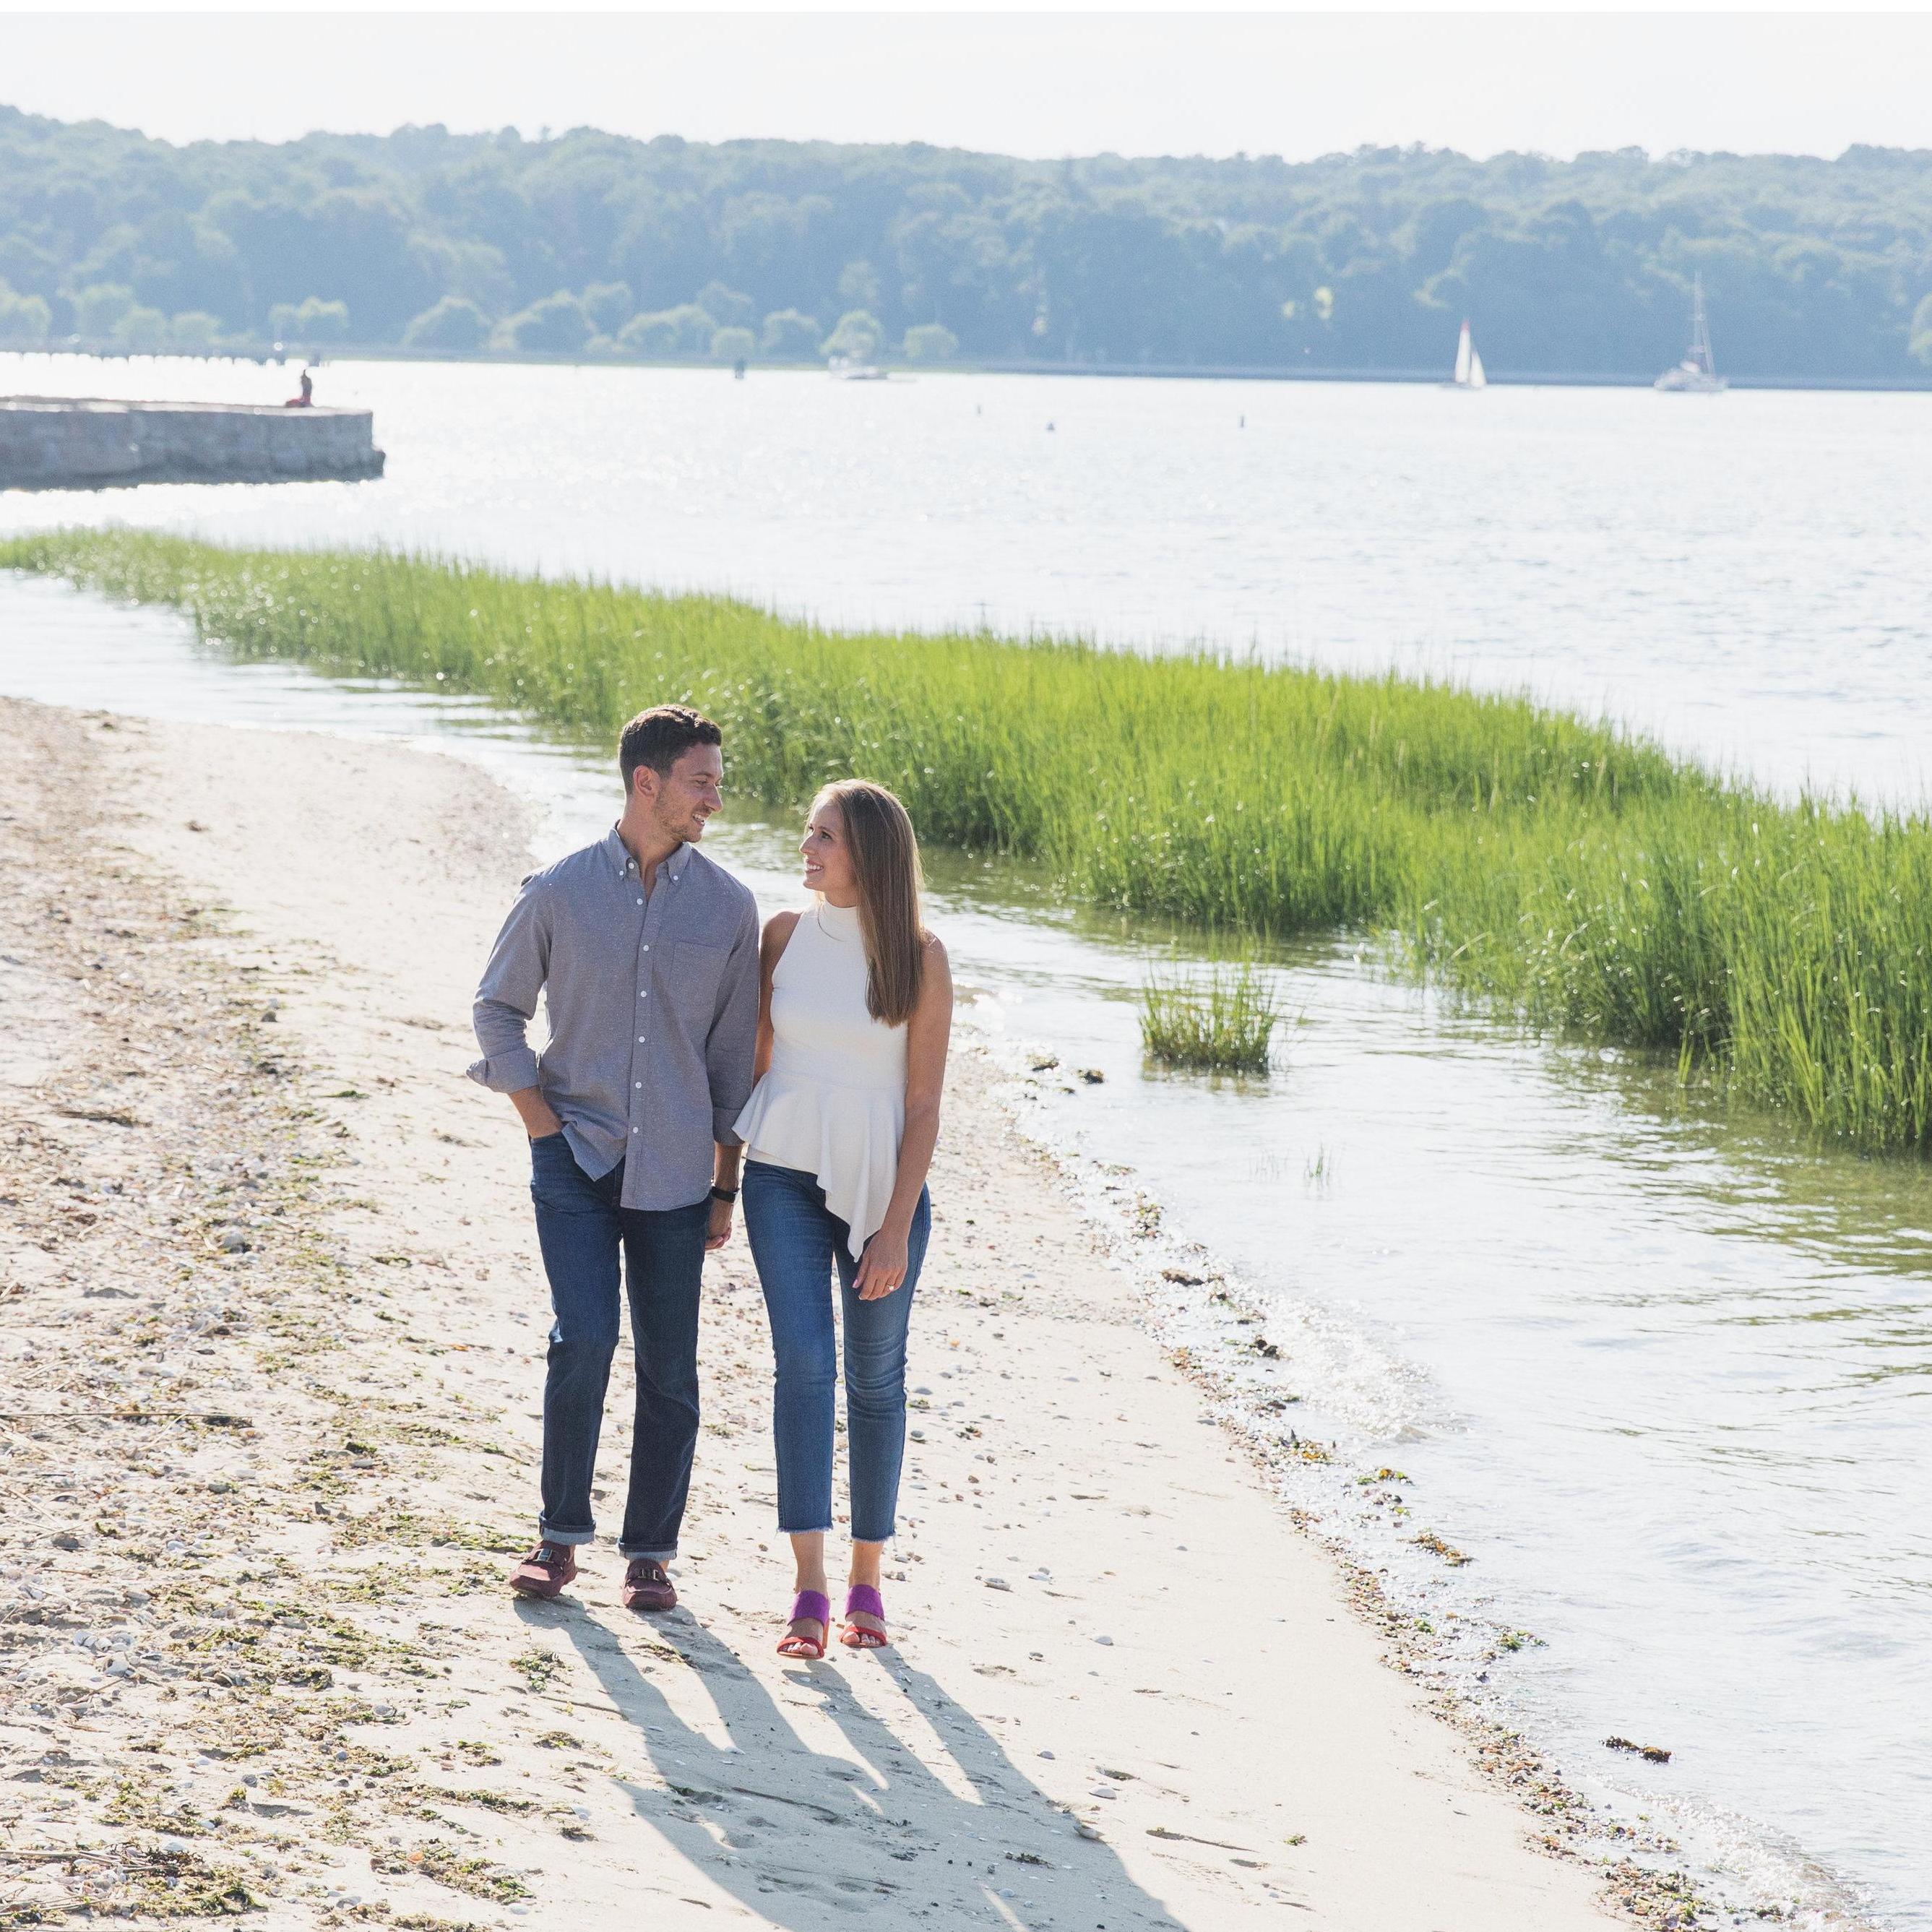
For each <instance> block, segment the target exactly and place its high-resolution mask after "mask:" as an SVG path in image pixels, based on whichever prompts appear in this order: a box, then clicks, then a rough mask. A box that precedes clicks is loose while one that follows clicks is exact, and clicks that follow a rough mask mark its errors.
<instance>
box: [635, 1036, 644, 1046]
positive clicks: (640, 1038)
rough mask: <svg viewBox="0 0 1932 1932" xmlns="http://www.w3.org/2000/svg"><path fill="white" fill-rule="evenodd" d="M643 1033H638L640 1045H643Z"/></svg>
mask: <svg viewBox="0 0 1932 1932" xmlns="http://www.w3.org/2000/svg"><path fill="white" fill-rule="evenodd" d="M643 1043H644V1037H643V1034H638V1036H637V1044H638V1045H639V1046H643Z"/></svg>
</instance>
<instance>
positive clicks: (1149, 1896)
mask: <svg viewBox="0 0 1932 1932" xmlns="http://www.w3.org/2000/svg"><path fill="white" fill-rule="evenodd" d="M727 751H728V747H727ZM614 790H615V784H614V780H613V792H614ZM613 810H614V802H613ZM0 853H4V856H5V864H4V866H3V867H0V882H4V883H0V890H4V892H5V924H6V928H7V934H6V938H5V942H4V946H0V1001H3V1002H4V1007H0V1020H4V1027H5V1039H6V1041H7V1049H8V1050H7V1052H5V1054H4V1055H0V1089H4V1092H3V1093H0V1101H4V1109H0V1161H4V1163H5V1177H4V1181H0V1295H4V1296H5V1304H6V1307H7V1313H8V1319H7V1328H6V1333H5V1337H4V1339H0V1349H4V1350H5V1359H6V1374H5V1403H4V1411H5V1413H4V1416H3V1417H0V1431H4V1442H5V1462H4V1464H0V1469H4V1472H5V1474H4V1481H0V1507H4V1509H5V1512H6V1516H7V1537H6V1562H5V1571H4V1574H0V1605H4V1616H5V1650H4V1653H3V1654H0V1745H3V1746H4V1751H5V1758H6V1763H7V1769H6V1772H5V1778H6V1779H7V1781H6V1782H5V1783H4V1784H0V1790H4V1793H5V1799H4V1805H5V1811H4V1817H0V1825H4V1831H0V1922H8V1923H19V1924H32V1923H58V1922H61V1921H62V1916H63V1915H64V1914H74V1915H80V1914H81V1913H83V1912H84V1911H85V1910H86V1909H88V1908H89V1907H90V1906H91V1907H92V1908H94V1909H96V1910H98V1911H99V1912H103V1913H107V1914H111V1913H113V1912H117V1911H118V1912H121V1913H122V1915H124V1916H127V1917H132V1918H134V1919H135V1920H136V1921H141V1920H142V1919H144V1918H147V1917H150V1916H151V1917H154V1918H163V1917H169V1918H183V1917H191V1916H193V1915H196V1914H204V1915H211V1916H229V1917H233V1918H236V1919H237V1920H238V1921H239V1922H242V1923H245V1924H251V1925H260V1926H263V1927H271V1926H272V1927H281V1926H308V1925H317V1924H355V1923H365V1922H366V1923H371V1924H390V1925H395V1926H398V1927H416V1928H420V1932H452V1928H455V1927H499V1926H500V1927H508V1926H512V1925H514V1924H517V1923H519V1922H524V1921H529V1922H535V1921H539V1920H544V1921H550V1922H555V1921H556V1919H557V1918H559V1917H560V1916H565V1915H567V1917H568V1920H569V1921H570V1922H571V1924H573V1926H575V1927H583V1928H585V1932H589V1929H590V1928H595V1927H606V1926H608V1927H619V1926H625V1927H628V1926H629V1925H631V1924H637V1923H643V1924H655V1925H667V1926H674V1927H695V1926H700V1925H704V1926H710V1925H718V1924H733V1923H736V1924H748V1925H754V1926H766V1927H789V1928H796V1932H818V1928H829V1927H833V1926H844V1925H848V1924H853V1923H855V1922H860V1923H862V1922H865V1921H871V1922H873V1923H875V1924H880V1925H883V1926H893V1925H898V1924H907V1923H914V1922H916V1923H919V1924H929V1925H932V1926H935V1927H952V1926H980V1925H985V1926H999V1925H1005V1926H1010V1927H1029V1928H1033V1927H1038V1928H1042V1932H1044V1928H1047V1927H1078V1928H1083V1932H1084V1928H1088V1927H1092V1928H1103V1927H1104V1928H1106V1932H1126V1929H1127V1928H1140V1927H1148V1928H1152V1927H1187V1928H1190V1932H1223V1928H1240V1927H1247V1926H1250V1925H1253V1926H1256V1927H1259V1926H1262V1925H1268V1926H1274V1925H1279V1924H1295V1925H1303V1926H1307V1927H1316V1928H1322V1929H1323V1932H1517V1929H1518V1928H1520V1932H1571V1928H1581V1927H1601V1926H1609V1925H1612V1924H1619V1923H1626V1922H1628V1921H1625V1920H1624V1919H1622V1918H1620V1917H1619V1915H1617V1914H1616V1912H1615V1911H1614V1910H1613V1909H1612V1907H1611V1906H1610V1904H1609V1903H1607V1902H1606V1900H1605V1899H1604V1896H1603V1894H1604V1873H1603V1871H1602V1870H1601V1868H1599V1867H1597V1866H1595V1864H1592V1863H1591V1862H1589V1861H1587V1860H1586V1859H1579V1858H1565V1857H1562V1856H1560V1855H1553V1853H1552V1852H1551V1850H1550V1849H1548V1848H1547V1846H1548V1844H1549V1843H1551V1842H1553V1841H1556V1840H1558V1839H1559V1838H1560V1836H1561V1832H1562V1826H1561V1824H1560V1821H1555V1820H1553V1819H1552V1817H1550V1816H1549V1815H1547V1812H1546V1811H1540V1810H1538V1809H1535V1808H1532V1804H1531V1803H1529V1802H1523V1800H1522V1799H1521V1798H1520V1796H1519V1795H1515V1794H1513V1793H1511V1791H1510V1790H1508V1789H1507V1788H1505V1785H1504V1784H1502V1783H1501V1782H1499V1781H1498V1780H1497V1779H1496V1778H1493V1777H1490V1776H1489V1775H1486V1774H1485V1773H1484V1772H1483V1771H1482V1770H1481V1769H1480V1768H1479V1766H1478V1762H1477V1753H1476V1750H1475V1747H1474V1746H1473V1745H1472V1742H1470V1740H1469V1738H1468V1737H1467V1736H1466V1735H1465V1734H1464V1733H1462V1732H1460V1731H1459V1730H1457V1729H1456V1728H1455V1727H1453V1726H1451V1725H1450V1724H1445V1723H1444V1722H1442V1721H1441V1718H1439V1715H1436V1713H1435V1712H1433V1711H1432V1710H1431V1709H1430V1707H1429V1705H1428V1701H1427V1697H1426V1695H1425V1694H1424V1691H1422V1690H1421V1689H1420V1688H1418V1685H1416V1684H1415V1682H1412V1680H1411V1679H1409V1678H1407V1677H1406V1676H1404V1675H1403V1673H1401V1672H1400V1670H1397V1669H1394V1668H1391V1666H1390V1664H1389V1663H1388V1661H1385V1657H1384V1652H1385V1649H1386V1648H1387V1646H1386V1643H1385V1639H1384V1637H1383V1636H1382V1634H1380V1633H1379V1632H1378V1631H1376V1629H1375V1628H1373V1626H1372V1625H1370V1623H1369V1622H1365V1621H1364V1619H1362V1618H1361V1616H1358V1614H1357V1613H1355V1610H1353V1609H1352V1608H1351V1607H1350V1605H1351V1599H1350V1595H1349V1590H1348V1589H1347V1587H1346V1583H1345V1580H1344V1579H1343V1577H1341V1575H1340V1574H1339V1572H1338V1571H1337V1568H1336V1567H1335V1566H1334V1563H1333V1562H1331V1559H1330V1558H1329V1557H1328V1556H1327V1555H1326V1554H1325V1552H1324V1551H1323V1550H1322V1548H1321V1547H1320V1546H1319V1544H1318V1543H1316V1541H1313V1540H1312V1539H1311V1538H1308V1537H1307V1536H1305V1535H1303V1534H1302V1533H1301V1532H1300V1531H1299V1530H1298V1529H1297V1528H1296V1527H1295V1525H1294V1524H1293V1523H1292V1522H1291V1521H1290V1520H1289V1517H1288V1515H1287V1514H1286V1511H1284V1510H1283V1508H1282V1507H1281V1506H1280V1505H1279V1504H1278V1503H1277V1502H1276V1501H1275V1500H1274V1499H1272V1498H1271V1495H1270V1493H1269V1492H1268V1486H1267V1484H1266V1482H1265V1478H1264V1475H1263V1474H1262V1472H1260V1471H1259V1470H1258V1469H1256V1467H1255V1466H1253V1463H1252V1462H1251V1460H1250V1458H1249V1457H1248V1456H1247V1454H1246V1453H1245V1452H1244V1451H1243V1449H1242V1448H1241V1446H1240V1445H1239V1444H1238V1443H1237V1442H1235V1440H1234V1439H1232V1437H1230V1436H1227V1435H1226V1434H1225V1433H1224V1432H1223V1430H1221V1429H1220V1428H1219V1427H1217V1426H1214V1424H1212V1422H1211V1421H1210V1419H1209V1418H1208V1417H1207V1416H1206V1415H1205V1413H1204V1411H1203V1407H1202V1400H1201V1397H1200V1396H1199V1393H1198V1392H1197V1391H1196V1389H1195V1388H1193V1386H1192V1385H1190V1382H1189V1381H1188V1380H1187V1378H1186V1376H1185V1375H1184V1373H1183V1372H1182V1370H1181V1368H1180V1367H1177V1366H1176V1364H1175V1363H1174V1362H1173V1361H1172V1360H1170V1358H1169V1355H1168V1353H1167V1352H1166V1351H1165V1350H1164V1349H1163V1347H1162V1346H1160V1343H1158V1342H1157V1340H1155V1339H1154V1337H1152V1336H1151V1334H1149V1333H1148V1331H1147V1330H1146V1328H1145V1326H1144V1325H1142V1322H1141V1320H1140V1319H1139V1308H1138V1304H1137V1302H1136V1296H1135V1293H1134V1291H1133V1286H1132V1284H1131V1282H1130V1280H1129V1279H1128V1277H1127V1276H1125V1275H1124V1274H1123V1273H1122V1272H1121V1271H1118V1270H1116V1269H1112V1268H1109V1267H1108V1266H1107V1265H1106V1262H1105V1258H1104V1256H1103V1255H1102V1253H1100V1250H1099V1249H1098V1248H1097V1245H1096V1238H1095V1235H1094V1232H1093V1231H1092V1230H1091V1229H1090V1228H1089V1227H1088V1226H1087V1225H1086V1224H1085V1223H1083V1221H1082V1220H1081V1219H1080V1217H1079V1215H1078V1214H1076V1211H1075V1209H1074V1208H1073V1205H1071V1203H1070V1200H1069V1198H1068V1196H1067V1193H1066V1191H1065V1190H1064V1188H1063V1187H1061V1185H1060V1184H1058V1178H1057V1177H1056V1175H1055V1172H1054V1171H1053V1169H1052V1168H1051V1166H1049V1164H1048V1163H1046V1161H1045V1160H1044V1159H1043V1157H1041V1156H1040V1154H1037V1152H1034V1151H1030V1150H1028V1148H1026V1147H1025V1145H1023V1143H1022V1142H1021V1141H1020V1140H1019V1138H1018V1137H1017V1136H1016V1135H1015V1134H1014V1133H1013V1131H1012V1130H1011V1129H1010V1127H1008V1125H1007V1122H1006V1121H1005V1118H1004V1115H1003V1113H1002V1112H1001V1107H1000V1106H999V1103H998V1097H997V1095H996V1093H995V1087H996V1085H997V1078H996V1074H995V1070H994V1069H993V1068H992V1067H991V1066H990V1065H989V1064H988V1063H987V1062H986V1061H985V1060H984V1059H983V1058H982V1057H981V1056H980V1055H979V1054H978V1053H977V1052H976V1051H975V1050H974V1049H972V1048H971V1046H970V1045H969V1046H965V1047H962V1050H961V1051H960V1052H959V1054H958V1055H957V1056H956V1062H955V1067H954V1070H953V1085H952V1088H951V1091H950V1097H949V1106H948V1114H947V1123H946V1127H945V1129H944V1133H943V1136H942V1140H941V1151H940V1156H939V1160H938V1164H937V1166H936V1167H935V1174H934V1178H933V1184H932V1193H933V1199H934V1202H935V1217H936V1218H935V1236H934V1242H933V1249H932V1259H931V1260H930V1262H929V1265H928V1269H927V1273H926V1278H925V1280H924V1282H923V1283H922V1286H921V1288H920V1290H919V1306H918V1307H916V1310H915V1313H914V1316H913V1341H912V1361H911V1375H910V1380H911V1384H912V1386H913V1388H914V1389H915V1390H916V1391H917V1394H916V1395H915V1397H914V1413H913V1416H912V1418H911V1423H912V1429H913V1442H912V1443H911V1445H910V1454H909V1457H908V1463H907V1488H906V1491H905V1494H904V1499H903V1510H902V1514H903V1515H904V1519H905V1520H906V1523H907V1533H906V1534H905V1535H904V1536H903V1538H901V1542H900V1544H898V1547H897V1548H896V1550H895V1553H894V1554H893V1556H892V1559H891V1560H890V1561H889V1565H888V1571H887V1577H888V1580H887V1583H886V1601H887V1604H888V1607H889V1611H890V1613H891V1616H892V1624H893V1629H894V1634H895V1639H896V1640H897V1647H896V1648H895V1649H892V1650H889V1651H887V1652H883V1653H880V1654H877V1655H858V1656H848V1655H844V1654H842V1653H838V1654H835V1656H834V1658H831V1659H829V1660H828V1661H826V1662H825V1663H824V1664H817V1665H801V1664H793V1663H788V1662H787V1661H784V1660H783V1659H781V1658H778V1657H777V1656H776V1655H775V1654H774V1653H773V1649H772V1646H773V1644H774V1643H775V1639H776V1637H777V1635H778V1632H779V1630H780V1628H781V1625H780V1623H779V1619H780V1617H781V1616H782V1613H783V1611H784V1606H785V1604H786V1602H787V1596H788V1590H789V1582H790V1577H789V1569H788V1566H787V1564H786V1563H785V1562H784V1560H783V1559H782V1558H781V1555H780V1552H779V1547H778V1543H779V1540H778V1538H776V1536H775V1533H774V1530H773V1496H772V1482H773V1472H772V1451H771V1445H770V1440H769V1357H768V1351H767V1348H766V1339H765V1330H764V1318H763V1307H762V1304H761V1302H760V1298H759V1295H758V1292H757V1285H756V1283H755V1280H754V1277H753V1276H752V1273H751V1267H750V1262H749V1258H748V1254H747V1253H746V1252H745V1248H744V1246H743V1243H742V1238H734V1240H733V1243H732V1244H731V1246H730V1247H729V1248H728V1249H727V1250H726V1251H725V1252H724V1253H723V1254H721V1255H720V1256H715V1257H714V1258H713V1259H712V1262H711V1263H710V1264H709V1268H708V1269H707V1276H706V1309H705V1326H704V1332H703V1343H702V1366H703V1376H704V1389H705V1401H706V1421H705V1425H704V1433H703V1436H702V1437H701V1439H700V1446H699V1457H698V1466H697V1476H696V1480H695V1484H694V1490H693V1496H692V1502H691V1513H690V1515H689V1517H688V1521H687V1524H686V1530H685V1554H684V1556H683V1558H682V1561H681V1562H679V1564H678V1565H676V1566H675V1568H674V1574H675V1575H676V1580H677V1582H678V1586H679V1591H680V1593H681V1595H682V1604H681V1605H680V1607H679V1609H678V1610H676V1612H674V1613H671V1614H670V1615H669V1616H665V1617H663V1618H660V1619H640V1618H637V1617H634V1616H630V1615H628V1614H627V1613H625V1612H624V1611H622V1610H621V1609H620V1608H619V1604H618V1598H617V1592H618V1585H619V1581H620V1579H621V1574H622V1565H621V1564H620V1562H619V1560H618V1559H617V1557H616V1554H615V1552H614V1550H613V1549H612V1547H610V1544H609V1543H608V1541H605V1542H604V1543H603V1544H600V1545H599V1546H598V1547H597V1548H596V1549H595V1550H594V1552H592V1553H591V1555H590V1556H589V1561H588V1562H587V1563H586V1565H585V1568H584V1571H583V1575H582V1576H581V1577H580V1580H579V1582H578V1583H577V1586H575V1587H574V1589H572V1590H571V1592H568V1594H567V1595H566V1596H565V1598H564V1599H563V1600H562V1601H559V1603H557V1604H553V1605H546V1606H535V1605H531V1604H520V1603H518V1602H516V1601H512V1600H511V1598H510V1596H509V1595H508V1592H507V1591H506V1590H505V1589H504V1587H503V1585H502V1578H503V1576H504V1574H505V1573H506V1571H507V1569H508V1567H509V1565H510V1564H511V1562H512V1561H513V1560H514V1557H515V1556H516V1555H517V1554H518V1553H520V1552H521V1551H522V1550H523V1549H525V1548H526V1547H527V1546H528V1544H529V1541H530V1540H531V1531H532V1524H533V1517H534V1512H535V1470H536V1457H537V1446H538V1400H539V1396H540V1392H541V1380H542V1373H543V1370H542V1352H543V1345H544V1331H545V1327H546V1323H547V1299H546V1294H545V1290H544V1284H543V1280H542V1276H541V1270H540V1268H539V1266H538V1260H537V1255H536V1244H535V1235H534V1232H533V1229H532V1225H531V1220H530V1216H529V1205H528V1200H527V1196H526V1193H525V1185H526V1180H527V1155H526V1151H525V1148H524V1144H523V1140H522V1137H521V1135H520V1131H519V1130H518V1128H517V1123H516V1121H515V1119H514V1116H513V1115H512V1114H511V1111H510V1109H508V1106H506V1105H505V1103H503V1102H502V1100H500V1098H499V1097H496V1096H494V1095H492V1094H487V1093H485V1092H484V1091H481V1089H480V1088H477V1087H475V1086H474V1085H472V1084H471V1083H469V1082H466V1080H465V1079H463V1077H462V1076H463V1067H464V1065H465V1064H466V1061H468V1059H469V1058H470V1057H471V1054H472V1043H471V1039H470V1034H469V1025H468V1013H469V998H470V995H471V991H472V987H473V985H474V983H475V978H476V975H477V972H478V968H479V967H480V965H481V961H482V959H483V958H484V953H485V952H486V950H487V946H488V944H489V941H490V937H491V935H492V934H493V932H494V931H495V929H496V924H497V922H498V920H499V918H500V916H501V914H502V910H503V909H504V907H505V904H507V902H508V898H509V895H510V894H511V892H512V891H513V890H514V886H515V883H516V882H517V879H518V878H519V877H520V875H521V874H522V873H523V871H526V870H527V869H528V868H529V853H528V828H527V826H526V823H525V821H524V819H523V815H522V811H521V808H520V806H519V805H517V802H515V801H514V799H511V797H510V796H508V794H507V793H505V792H503V791H502V790H500V789H499V788H498V787H496V786H495V785H494V784H493V783H492V782H491V781H490V780H488V779H487V778H485V777H484V775H481V773H479V772H477V771H475V769H472V768H470V767H469V766H465V765H463V764H462V763H459V762H458V761H457V760H454V759H450V758H444V757H437V756H434V755H431V754H424V753H420V752H416V751H407V750H403V749H399V748H392V747H387V746H380V745H368V744H364V743H359V742H348V741H344V740H341V739H329V738H325V737H321V736H291V735H285V734H279V733H266V732H257V731H248V730H235V729H229V728H223V727H192V726H183V725H173V724H168V725H162V724H152V723H145V722H142V721H139V720H135V719H130V718H116V717H110V716H108V715H105V714H98V713H92V714H80V713H74V712H62V711H58V710H51V709H44V708H41V707H37V706H31V705H26V704H20V703H10V702H9V703H4V704H0ZM766 910H770V908H766ZM627 1412H628V1373H627V1371H626V1370H625V1367H624V1365H623V1364H622V1358H621V1356H620V1360H619V1368H618V1372H617V1376H616V1387H614V1388H613V1391H612V1395H611V1401H610V1409H609V1412H608V1419H607V1425H606V1430H605V1434H604V1451H603V1459H602V1464H601V1473H602V1489H601V1491H600V1493H603V1494H606V1495H607V1496H609V1497H610V1499H613V1500H614V1499H615V1498H616V1496H618V1495H619V1493H620V1492H621V1483H622V1468H623V1464H622V1457H623V1456H624V1455H625V1454H627V1453H628V1433H627V1430H625V1427H624V1426H623V1418H625V1415H626V1414H627ZM841 1487H842V1478H841ZM610 1513H611V1512H610V1509H609V1508H607V1510H606V1515H607V1516H608V1515H609V1514H610ZM9 1911H11V1913H12V1916H11V1917H9V1916H8V1913H9ZM34 1913H37V1914H38V1915H39V1916H38V1918H35V1917H34V1916H32V1914H34Z"/></svg>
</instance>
